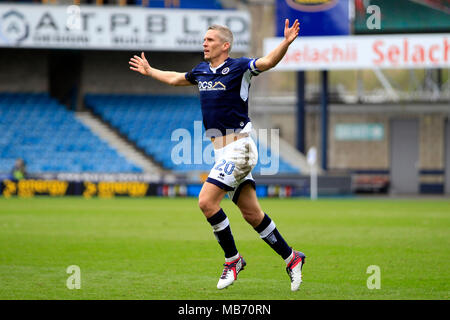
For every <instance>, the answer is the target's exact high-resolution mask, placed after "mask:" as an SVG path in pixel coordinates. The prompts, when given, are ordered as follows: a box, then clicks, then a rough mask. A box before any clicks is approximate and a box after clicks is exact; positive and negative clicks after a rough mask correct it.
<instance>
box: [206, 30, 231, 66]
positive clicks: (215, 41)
mask: <svg viewBox="0 0 450 320" xmlns="http://www.w3.org/2000/svg"><path fill="white" fill-rule="evenodd" d="M226 51H228V48H227V47H226V46H225V42H224V41H223V40H222V39H221V38H220V36H219V31H217V30H208V31H207V32H206V34H205V38H204V39H203V55H204V58H205V60H206V61H211V60H214V59H215V58H217V57H219V56H220V55H222V54H223V53H224V52H226Z"/></svg>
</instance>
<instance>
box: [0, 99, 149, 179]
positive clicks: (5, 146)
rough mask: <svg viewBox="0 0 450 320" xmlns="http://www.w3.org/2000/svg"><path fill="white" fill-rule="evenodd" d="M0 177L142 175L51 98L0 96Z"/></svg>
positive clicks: (139, 169) (70, 112)
mask: <svg viewBox="0 0 450 320" xmlns="http://www.w3.org/2000/svg"><path fill="white" fill-rule="evenodd" d="M0 132H2V135H1V137H0V155H1V157H0V172H10V171H11V169H12V167H13V165H14V162H15V160H16V159H17V158H22V159H24V160H25V163H26V164H27V170H28V171H29V172H35V173H38V172H74V173H76V172H105V173H120V172H142V169H141V168H139V167H137V166H135V165H134V164H132V163H129V162H128V161H127V160H126V159H125V158H124V157H123V156H121V155H120V154H119V153H118V152H117V151H115V150H113V149H112V148H111V147H109V145H108V144H106V143H105V142H104V141H102V140H100V139H99V138H98V137H97V136H96V135H94V134H93V133H92V132H91V131H90V130H89V128H87V127H85V126H84V125H83V124H82V123H81V122H80V121H78V119H77V118H76V117H75V114H74V112H72V111H69V110H67V109H66V108H65V107H64V106H63V105H61V104H59V103H58V102H57V101H56V100H54V99H53V98H51V97H50V96H49V95H48V94H46V93H37V94H36V93H0Z"/></svg>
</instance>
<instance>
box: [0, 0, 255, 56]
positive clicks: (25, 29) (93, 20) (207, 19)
mask: <svg viewBox="0 0 450 320" xmlns="http://www.w3.org/2000/svg"><path fill="white" fill-rule="evenodd" d="M211 24H222V25H227V26H228V27H229V28H230V29H231V31H232V32H233V34H234V44H233V51H236V52H246V51H247V50H248V49H249V43H250V15H249V14H248V13H247V12H244V11H235V10H181V9H149V8H144V7H132V6H125V7H120V6H101V7H99V6H89V5H86V6H56V5H42V4H36V5H20V4H14V3H11V4H0V47H14V48H57V49H59V48H64V49H108V50H150V51H202V43H203V37H204V34H205V32H206V31H207V29H208V27H209V26H210V25H211Z"/></svg>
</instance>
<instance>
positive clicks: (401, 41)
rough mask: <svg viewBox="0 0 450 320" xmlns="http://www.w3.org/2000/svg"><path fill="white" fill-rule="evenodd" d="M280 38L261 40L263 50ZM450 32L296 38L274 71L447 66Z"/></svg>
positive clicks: (275, 44) (269, 49)
mask: <svg viewBox="0 0 450 320" xmlns="http://www.w3.org/2000/svg"><path fill="white" fill-rule="evenodd" d="M281 41H282V38H267V39H265V40H264V52H265V54H267V53H268V52H270V51H271V50H273V49H274V48H275V47H276V46H277V45H278V44H279V43H280V42H281ZM448 67H450V34H404V35H403V34H402V35H376V36H330V37H304V38H302V37H301V36H300V37H299V38H298V39H296V40H295V41H294V42H293V43H292V44H291V46H290V47H289V49H288V52H287V53H286V55H285V56H284V58H283V60H282V61H280V63H279V64H278V65H277V67H276V68H275V70H336V69H373V68H392V69H396V68H399V69H400V68H403V69H410V68H448Z"/></svg>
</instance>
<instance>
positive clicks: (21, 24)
mask: <svg viewBox="0 0 450 320" xmlns="http://www.w3.org/2000/svg"><path fill="white" fill-rule="evenodd" d="M29 32H30V26H29V25H28V22H27V21H26V20H25V17H24V16H23V15H22V14H21V13H20V12H18V11H16V10H11V11H8V12H6V13H5V14H4V15H3V16H1V19H0V42H2V41H5V42H10V43H14V44H15V45H17V44H19V43H21V42H22V41H23V40H25V39H26V38H27V37H28V34H29Z"/></svg>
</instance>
